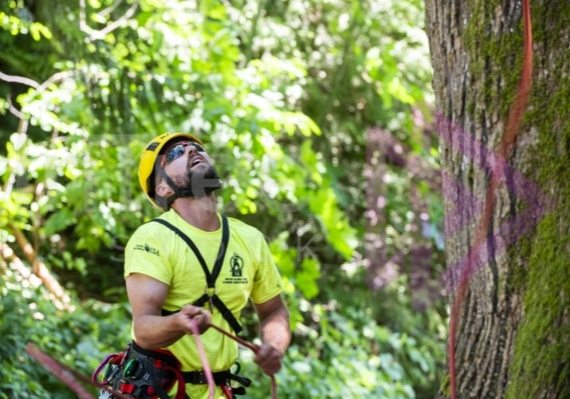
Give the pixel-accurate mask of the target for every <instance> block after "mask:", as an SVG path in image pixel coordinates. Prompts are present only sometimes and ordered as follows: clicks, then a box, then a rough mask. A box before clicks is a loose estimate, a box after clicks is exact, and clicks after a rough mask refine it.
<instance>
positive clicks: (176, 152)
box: [161, 141, 206, 167]
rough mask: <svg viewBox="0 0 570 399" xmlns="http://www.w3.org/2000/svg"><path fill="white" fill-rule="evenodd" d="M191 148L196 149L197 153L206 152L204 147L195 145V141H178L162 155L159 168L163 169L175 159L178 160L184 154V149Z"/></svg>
mask: <svg viewBox="0 0 570 399" xmlns="http://www.w3.org/2000/svg"><path fill="white" fill-rule="evenodd" d="M188 146H193V147H194V148H196V151H198V152H206V150H205V149H204V147H202V146H201V145H200V144H198V143H196V142H195V141H179V142H178V143H176V144H173V145H172V147H169V148H168V149H167V150H166V152H165V153H164V155H163V156H162V162H161V167H165V166H166V165H168V164H169V163H171V162H173V161H175V160H176V159H178V158H180V157H181V156H182V155H184V152H186V147H188Z"/></svg>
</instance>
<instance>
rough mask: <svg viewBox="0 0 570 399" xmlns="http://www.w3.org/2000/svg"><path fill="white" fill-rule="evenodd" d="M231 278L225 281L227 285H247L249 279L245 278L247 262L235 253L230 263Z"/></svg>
mask: <svg viewBox="0 0 570 399" xmlns="http://www.w3.org/2000/svg"><path fill="white" fill-rule="evenodd" d="M229 264H230V271H231V275H232V276H231V277H227V278H226V279H224V283H226V284H247V277H243V268H244V265H245V262H244V260H243V258H242V257H241V256H239V255H238V254H237V253H235V252H234V254H233V255H232V257H231V258H230V261H229Z"/></svg>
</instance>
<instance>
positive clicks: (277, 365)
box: [254, 344, 283, 375]
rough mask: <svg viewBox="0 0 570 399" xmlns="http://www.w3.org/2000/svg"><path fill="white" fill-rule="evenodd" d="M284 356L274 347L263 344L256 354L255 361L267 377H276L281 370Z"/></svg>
mask: <svg viewBox="0 0 570 399" xmlns="http://www.w3.org/2000/svg"><path fill="white" fill-rule="evenodd" d="M282 359H283V354H282V353H281V352H279V350H277V348H275V347H274V346H273V345H269V344H263V345H261V346H260V347H259V350H258V351H257V353H256V354H255V358H254V361H255V363H257V365H258V366H259V367H261V369H262V370H263V372H264V373H265V374H267V375H274V374H275V373H277V372H278V371H279V370H280V369H281V365H282Z"/></svg>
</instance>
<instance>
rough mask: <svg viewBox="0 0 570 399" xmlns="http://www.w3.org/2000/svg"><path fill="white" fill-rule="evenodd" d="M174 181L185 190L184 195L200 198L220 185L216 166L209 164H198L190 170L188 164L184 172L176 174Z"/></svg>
mask: <svg viewBox="0 0 570 399" xmlns="http://www.w3.org/2000/svg"><path fill="white" fill-rule="evenodd" d="M173 180H174V183H175V184H176V185H177V186H178V187H179V188H181V189H183V190H185V191H186V195H185V197H194V198H202V197H207V196H208V195H210V193H211V192H213V191H214V190H217V189H219V188H221V187H222V182H221V180H220V176H219V175H218V172H217V171H216V168H215V167H214V166H213V165H210V164H204V163H203V164H199V165H197V166H196V167H195V168H194V170H192V167H191V165H190V164H189V165H188V167H187V168H186V173H185V174H182V175H179V176H176V177H175V178H174V179H173Z"/></svg>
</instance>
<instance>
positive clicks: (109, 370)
mask: <svg viewBox="0 0 570 399" xmlns="http://www.w3.org/2000/svg"><path fill="white" fill-rule="evenodd" d="M150 222H156V223H160V224H162V225H163V226H166V227H168V228H169V229H170V230H172V231H173V232H174V233H175V234H176V235H178V236H179V237H180V238H182V240H184V242H185V243H186V244H187V245H188V246H189V247H190V249H191V250H192V252H194V255H195V256H196V259H198V262H199V263H200V266H201V267H202V270H203V271H204V274H205V275H206V289H205V292H204V294H203V295H202V296H201V297H200V298H198V299H197V300H196V301H194V302H193V303H192V305H194V306H200V307H203V306H204V305H205V304H206V303H209V305H210V311H213V308H214V307H215V308H216V309H217V310H218V311H219V312H220V313H221V314H222V316H223V318H224V319H225V320H226V321H227V322H228V324H229V325H230V326H231V328H232V329H233V330H234V332H235V333H236V334H239V333H240V332H241V331H242V330H243V329H242V327H241V325H240V323H239V322H238V321H237V319H236V318H235V317H234V315H233V313H232V312H231V311H230V310H229V309H228V307H227V306H226V305H225V304H224V302H223V301H222V300H221V299H220V298H219V297H218V295H217V292H216V279H217V278H218V276H219V274H220V271H221V270H222V266H223V262H224V257H225V255H226V249H227V247H228V241H229V238H230V231H229V226H228V220H227V218H226V217H225V216H223V215H222V240H221V243H220V248H219V249H218V254H217V256H216V262H215V263H214V268H213V269H212V272H211V273H210V270H209V269H208V266H207V265H206V262H205V261H204V258H203V256H202V254H201V253H200V251H199V250H198V247H197V246H196V244H194V242H193V241H192V240H191V239H190V237H188V236H187V235H186V234H184V233H183V232H182V231H181V230H180V229H179V228H177V227H176V226H174V225H172V224H171V223H169V222H167V221H166V220H164V219H159V218H157V219H153V220H151V221H150ZM150 222H149V223H150ZM178 311H179V310H175V311H169V310H166V309H162V315H163V316H167V315H170V314H174V313H176V312H178ZM238 372H239V364H238V370H237V371H235V372H231V371H230V370H225V371H220V372H216V373H213V378H214V381H215V383H216V385H219V386H220V387H221V388H222V390H223V391H224V392H225V393H226V396H227V397H228V398H233V397H234V396H233V395H236V394H237V395H243V394H244V393H245V388H244V387H248V386H249V385H251V380H250V379H249V378H246V377H242V376H238V375H237V373H238ZM99 374H103V381H99V379H100V378H99ZM92 380H93V382H95V383H96V384H97V385H98V386H100V387H102V388H106V389H103V390H102V391H101V396H100V397H99V398H100V399H111V398H118V397H120V396H119V395H120V394H127V395H128V396H127V397H129V398H141V399H156V398H160V399H168V396H167V394H166V392H167V391H168V390H169V389H170V388H172V387H173V386H174V383H176V382H178V390H177V393H176V396H175V398H176V399H183V398H185V399H187V396H186V395H185V392H184V391H185V390H184V389H183V388H184V384H185V383H191V384H206V383H207V381H206V376H205V374H204V372H202V371H181V365H180V362H179V361H178V359H177V358H176V356H174V354H173V353H171V352H170V351H168V350H164V349H155V350H147V349H143V348H141V347H139V346H138V345H137V344H136V342H131V343H130V344H129V345H128V346H127V348H126V349H125V350H124V351H123V352H121V353H119V354H112V355H109V356H107V358H106V359H105V360H104V361H103V363H101V365H100V366H99V368H98V369H97V370H96V371H95V373H94V374H93V376H92ZM230 380H233V381H236V382H238V383H240V384H241V385H243V386H242V387H238V388H236V387H232V386H230V384H229V381H230ZM109 388H112V389H109Z"/></svg>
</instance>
